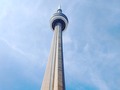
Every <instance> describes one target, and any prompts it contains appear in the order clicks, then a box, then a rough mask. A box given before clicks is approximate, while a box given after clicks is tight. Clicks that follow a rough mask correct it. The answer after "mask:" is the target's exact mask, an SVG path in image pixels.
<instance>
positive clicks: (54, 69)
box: [41, 7, 68, 90]
mask: <svg viewBox="0 0 120 90" xmlns="http://www.w3.org/2000/svg"><path fill="white" fill-rule="evenodd" d="M50 25H51V28H52V30H53V32H54V35H53V40H52V45H51V49H50V54H49V58H48V63H47V67H46V71H45V75H44V79H43V82H42V87H41V90H65V78H64V61H63V42H62V32H63V31H64V30H65V29H66V28H67V25H68V18H67V17H66V15H65V14H63V13H62V9H61V8H60V7H59V8H58V10H57V11H56V13H54V14H53V16H52V17H51V19H50Z"/></svg>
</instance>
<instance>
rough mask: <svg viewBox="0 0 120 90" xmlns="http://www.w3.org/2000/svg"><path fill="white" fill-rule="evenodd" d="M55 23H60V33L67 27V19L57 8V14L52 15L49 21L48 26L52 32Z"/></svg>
mask: <svg viewBox="0 0 120 90" xmlns="http://www.w3.org/2000/svg"><path fill="white" fill-rule="evenodd" d="M57 23H61V25H62V31H63V30H65V29H66V28H67V25H68V18H67V17H66V15H65V14H63V13H62V9H61V8H58V10H57V12H56V13H54V14H53V16H52V17H51V19H50V24H51V27H52V29H53V30H54V28H55V26H56V24H57Z"/></svg>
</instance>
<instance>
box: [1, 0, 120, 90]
mask: <svg viewBox="0 0 120 90" xmlns="http://www.w3.org/2000/svg"><path fill="white" fill-rule="evenodd" d="M60 2H61V3H62V9H63V12H64V13H65V14H66V15H67V17H68V19H69V25H68V28H67V30H66V31H65V32H63V40H64V41H63V42H64V63H65V79H66V90H120V86H119V85H120V0H76V1H75V0H71V1H69V0H64V1H58V0H52V1H51V0H0V90H40V87H41V83H42V79H43V75H44V71H45V67H46V63H47V58H48V55H49V50H50V45H51V41H52V36H53V32H52V30H51V28H50V23H49V20H50V17H51V16H52V14H53V13H54V12H55V11H56V9H57V7H58V5H59V3H60Z"/></svg>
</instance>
